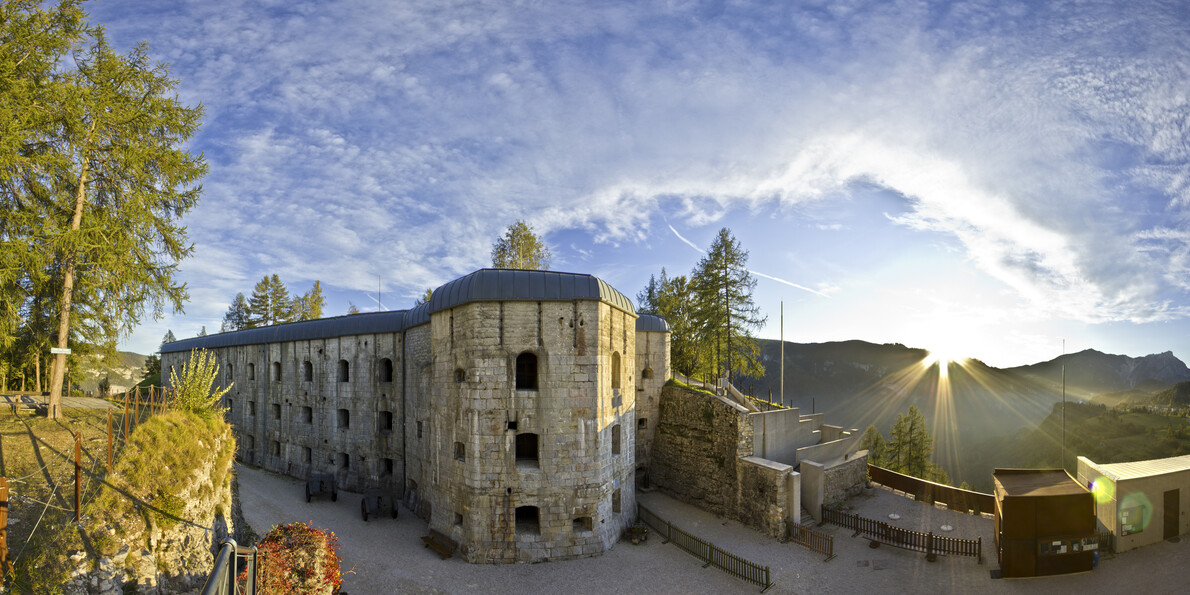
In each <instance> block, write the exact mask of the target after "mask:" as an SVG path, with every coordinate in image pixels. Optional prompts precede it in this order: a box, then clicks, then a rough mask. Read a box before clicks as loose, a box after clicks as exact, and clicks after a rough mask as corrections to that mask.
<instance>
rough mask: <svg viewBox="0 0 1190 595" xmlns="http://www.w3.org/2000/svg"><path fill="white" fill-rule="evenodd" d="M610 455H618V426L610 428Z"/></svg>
mask: <svg viewBox="0 0 1190 595" xmlns="http://www.w3.org/2000/svg"><path fill="white" fill-rule="evenodd" d="M612 454H614V455H618V454H620V424H616V425H614V426H612Z"/></svg>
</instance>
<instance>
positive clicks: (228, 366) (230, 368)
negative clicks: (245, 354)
mask: <svg viewBox="0 0 1190 595" xmlns="http://www.w3.org/2000/svg"><path fill="white" fill-rule="evenodd" d="M233 378H235V375H234V374H232V367H231V362H227V382H228V383H231V381H232V379H233Z"/></svg>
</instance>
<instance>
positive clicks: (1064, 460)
mask: <svg viewBox="0 0 1190 595" xmlns="http://www.w3.org/2000/svg"><path fill="white" fill-rule="evenodd" d="M1062 357H1063V358H1065V357H1066V339H1062ZM1062 469H1063V470H1065V469H1066V362H1065V361H1063V362H1062Z"/></svg>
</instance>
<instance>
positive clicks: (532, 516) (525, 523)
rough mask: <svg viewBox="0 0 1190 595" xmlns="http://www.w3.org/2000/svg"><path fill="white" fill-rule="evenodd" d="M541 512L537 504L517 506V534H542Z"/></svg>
mask: <svg viewBox="0 0 1190 595" xmlns="http://www.w3.org/2000/svg"><path fill="white" fill-rule="evenodd" d="M540 518H541V517H540V513H539V512H538V509H537V507H536V506H518V507H516V532H517V535H540V534H541V521H540Z"/></svg>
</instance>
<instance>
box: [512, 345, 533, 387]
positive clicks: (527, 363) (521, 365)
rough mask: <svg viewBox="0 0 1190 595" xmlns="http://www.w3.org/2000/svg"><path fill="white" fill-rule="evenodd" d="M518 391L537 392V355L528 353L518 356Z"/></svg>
mask: <svg viewBox="0 0 1190 595" xmlns="http://www.w3.org/2000/svg"><path fill="white" fill-rule="evenodd" d="M516 389H517V390H537V354H536V353H532V352H529V351H526V352H524V353H522V354H520V355H518V356H516Z"/></svg>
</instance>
